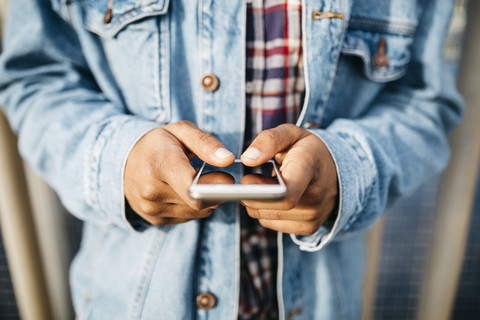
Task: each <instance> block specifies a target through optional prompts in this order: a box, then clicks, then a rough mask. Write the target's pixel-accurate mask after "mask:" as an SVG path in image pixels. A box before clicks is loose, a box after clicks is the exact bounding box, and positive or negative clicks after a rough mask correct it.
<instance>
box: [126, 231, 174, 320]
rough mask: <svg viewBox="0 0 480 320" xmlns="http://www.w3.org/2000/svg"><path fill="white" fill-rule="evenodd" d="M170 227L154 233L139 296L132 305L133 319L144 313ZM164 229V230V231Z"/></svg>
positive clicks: (139, 284)
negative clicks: (149, 288)
mask: <svg viewBox="0 0 480 320" xmlns="http://www.w3.org/2000/svg"><path fill="white" fill-rule="evenodd" d="M169 228H170V227H168V226H165V227H162V228H159V229H158V230H155V231H154V236H153V237H152V240H151V241H152V242H151V247H150V250H149V251H148V253H147V258H146V261H145V264H144V267H143V270H142V275H141V277H140V280H139V282H138V285H137V288H138V289H137V294H136V296H135V300H134V302H133V305H132V314H131V317H130V318H131V319H140V316H141V314H142V311H143V308H142V307H143V305H144V304H145V297H146V295H147V291H148V287H149V286H150V281H151V279H152V276H153V270H154V269H155V265H156V261H157V260H158V256H159V252H160V249H161V248H162V245H163V243H164V242H165V241H163V240H164V238H165V236H166V233H167V231H168V230H169ZM162 229H163V230H162Z"/></svg>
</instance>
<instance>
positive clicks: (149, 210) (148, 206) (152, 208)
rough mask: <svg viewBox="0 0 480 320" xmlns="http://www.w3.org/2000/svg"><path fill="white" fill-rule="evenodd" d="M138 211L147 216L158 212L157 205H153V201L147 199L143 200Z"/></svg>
mask: <svg viewBox="0 0 480 320" xmlns="http://www.w3.org/2000/svg"><path fill="white" fill-rule="evenodd" d="M140 211H141V212H142V213H143V214H144V215H146V216H149V217H153V216H156V215H158V213H159V209H158V207H157V206H156V205H154V204H153V203H151V202H148V201H143V202H142V203H141V204H140Z"/></svg>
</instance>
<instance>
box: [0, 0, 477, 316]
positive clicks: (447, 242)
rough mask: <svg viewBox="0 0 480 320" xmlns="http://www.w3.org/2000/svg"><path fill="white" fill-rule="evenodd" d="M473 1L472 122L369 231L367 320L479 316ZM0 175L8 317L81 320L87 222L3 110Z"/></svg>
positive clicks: (460, 32) (453, 61) (2, 286)
mask: <svg viewBox="0 0 480 320" xmlns="http://www.w3.org/2000/svg"><path fill="white" fill-rule="evenodd" d="M11 1H15V0H11ZM470 2H471V3H467V1H466V0H459V1H457V3H456V9H455V13H454V18H453V20H452V23H451V27H450V32H449V37H448V39H447V42H446V46H445V56H446V58H447V60H448V62H449V68H450V69H451V72H454V73H456V74H459V81H458V82H459V88H460V90H461V91H462V93H463V94H464V97H465V98H466V102H467V105H468V111H467V117H466V121H465V122H464V124H462V126H461V127H460V128H459V129H457V130H456V131H455V132H454V133H453V134H452V137H451V146H452V148H453V156H452V161H451V163H450V165H449V167H448V169H447V171H446V172H445V173H444V174H442V175H439V176H436V177H434V178H432V179H431V180H429V181H427V182H426V183H425V184H424V185H423V186H422V187H421V188H420V189H418V190H417V191H416V192H415V193H414V194H412V195H411V196H409V197H408V198H406V199H404V201H402V202H401V203H398V204H397V205H396V206H395V207H394V208H393V209H391V210H390V211H389V212H388V213H387V214H386V215H385V217H384V218H382V220H380V221H379V223H378V224H377V225H376V226H375V227H374V228H373V229H372V230H371V231H369V233H368V235H367V241H368V247H369V250H368V261H369V266H368V275H367V280H366V285H365V293H364V301H365V303H364V309H365V310H364V316H363V319H398V320H406V319H436V320H437V319H465V320H469V319H472V320H475V319H480V232H479V231H480V175H479V173H478V172H479V170H478V167H479V165H480V163H479V160H478V159H479V153H480V139H479V136H480V117H479V115H480V112H479V111H478V110H479V109H480V98H479V97H480V95H479V93H478V91H480V82H479V81H478V79H476V78H475V77H476V76H478V75H480V70H479V69H480V67H479V65H480V61H478V60H480V59H478V58H480V50H479V44H480V36H478V35H476V34H475V32H474V31H477V32H478V31H479V30H480V25H479V22H477V21H480V5H479V1H474V0H471V1H470ZM6 7H7V0H0V38H1V33H2V23H3V22H4V14H5V11H6ZM467 21H468V23H467ZM0 50H1V47H0ZM466 66H468V67H466ZM475 86H476V88H475ZM0 175H1V179H0V319H73V318H74V314H73V309H72V306H71V301H70V298H69V288H68V265H69V263H70V261H71V260H72V259H73V257H74V255H75V252H76V251H77V250H78V247H79V239H80V235H81V225H82V224H81V222H80V221H79V220H77V219H75V218H74V217H73V216H71V215H70V214H68V213H67V212H65V210H64V209H63V207H62V206H61V205H60V202H59V200H58V198H57V197H56V195H55V194H54V193H53V192H52V191H51V190H50V189H49V188H48V187H47V186H46V185H45V184H44V183H43V181H42V180H41V179H39V178H38V177H37V176H36V175H35V174H34V173H33V172H32V171H31V170H30V169H29V168H28V167H27V166H26V165H25V164H23V162H22V160H21V159H20V158H19V156H18V153H17V150H16V138H15V136H14V135H13V134H12V133H11V132H10V130H9V127H8V124H7V122H6V120H5V118H4V117H3V115H1V114H0Z"/></svg>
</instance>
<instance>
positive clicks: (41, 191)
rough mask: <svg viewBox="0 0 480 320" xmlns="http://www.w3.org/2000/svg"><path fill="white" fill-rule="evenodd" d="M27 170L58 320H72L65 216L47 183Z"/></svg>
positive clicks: (52, 308) (44, 262) (41, 246)
mask: <svg viewBox="0 0 480 320" xmlns="http://www.w3.org/2000/svg"><path fill="white" fill-rule="evenodd" d="M24 167H25V175H26V178H27V186H28V191H29V192H28V193H29V194H30V200H31V203H32V210H33V218H34V222H35V226H36V230H37V234H38V235H39V237H38V244H39V246H40V252H41V256H42V262H43V265H44V266H45V274H44V277H45V280H46V284H47V290H48V293H49V298H50V302H51V310H52V315H53V318H52V319H55V320H64V319H73V318H74V312H73V306H72V301H71V298H70V297H71V295H70V287H69V280H68V269H69V268H68V267H69V262H68V248H67V243H68V242H67V241H66V240H67V235H66V231H65V226H66V222H65V219H66V216H65V215H66V212H65V210H64V209H63V207H62V206H61V204H60V202H59V200H58V198H57V197H56V196H55V194H54V192H53V191H52V189H50V188H49V187H48V186H47V185H46V184H45V182H44V181H43V180H42V179H41V178H40V177H38V176H37V175H36V174H35V173H34V172H33V171H32V169H31V168H30V167H28V166H24Z"/></svg>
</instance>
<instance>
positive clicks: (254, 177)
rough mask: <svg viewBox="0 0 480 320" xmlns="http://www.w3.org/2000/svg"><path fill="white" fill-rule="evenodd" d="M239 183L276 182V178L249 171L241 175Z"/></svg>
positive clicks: (261, 183)
mask: <svg viewBox="0 0 480 320" xmlns="http://www.w3.org/2000/svg"><path fill="white" fill-rule="evenodd" d="M240 184H260V185H265V184H277V179H275V178H272V177H267V176H264V175H263V174H255V173H250V174H247V175H244V176H243V177H242V179H241V180H240Z"/></svg>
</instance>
